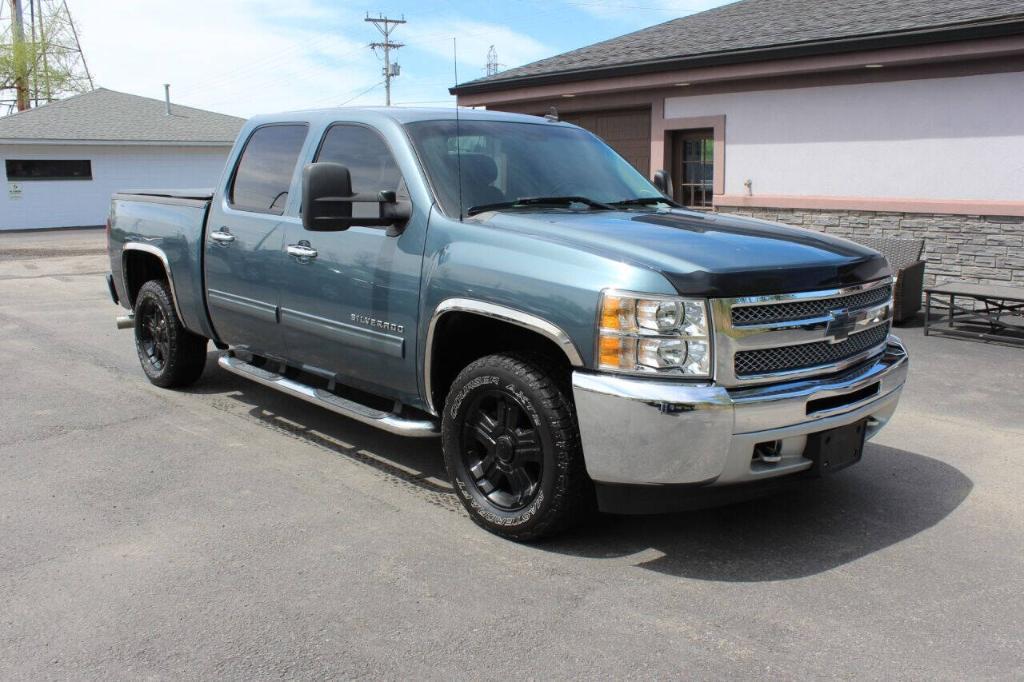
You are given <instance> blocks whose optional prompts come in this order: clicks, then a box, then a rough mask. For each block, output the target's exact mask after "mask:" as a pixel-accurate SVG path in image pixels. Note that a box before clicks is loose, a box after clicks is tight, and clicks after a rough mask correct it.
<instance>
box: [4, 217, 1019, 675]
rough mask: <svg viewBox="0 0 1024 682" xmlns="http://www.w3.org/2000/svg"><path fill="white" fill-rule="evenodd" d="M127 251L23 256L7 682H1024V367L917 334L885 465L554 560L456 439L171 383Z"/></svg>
mask: <svg viewBox="0 0 1024 682" xmlns="http://www.w3.org/2000/svg"><path fill="white" fill-rule="evenodd" d="M102 249H103V234H102V231H83V232H57V233H48V234H45V235H24V234H19V235H9V234H0V344H2V346H0V347H2V349H3V351H2V352H0V376H2V377H3V380H2V382H0V679H5V680H7V679H38V678H104V679H108V678H116V679H124V678H133V679H137V678H142V677H147V678H150V677H151V678H182V677H188V678H198V677H214V676H216V677H226V678H236V679H237V678H245V679H253V678H270V677H274V678H278V677H299V678H307V677H326V676H337V677H345V678H353V677H374V678H378V677H384V678H408V677H416V678H435V679H449V678H491V679H493V678H496V677H503V678H514V679H527V678H556V679H560V678H570V677H571V678H576V677H600V678H652V677H659V678H668V677H673V678H678V677H710V678H737V677H742V678H755V677H756V678H765V677H770V678H790V679H792V678H829V677H840V678H874V679H883V678H884V679H891V678H913V679H928V680H934V679H967V678H970V679H977V678H1002V679H1014V678H1015V679H1020V678H1021V677H1024V660H1022V657H1024V654H1022V650H1024V642H1022V633H1024V622H1022V621H1024V502H1022V495H1021V490H1022V489H1024V446H1022V443H1024V397H1022V396H1024V390H1022V388H1021V387H1022V386H1024V350H1022V349H1017V348H1006V347H1000V346H992V345H984V344H978V343H972V342H967V341H961V340H954V339H939V338H925V337H923V336H922V335H921V333H920V330H919V329H909V330H905V332H904V333H903V335H904V337H905V340H906V341H907V343H908V345H909V347H910V350H911V352H912V360H913V366H912V369H911V378H910V381H909V383H908V386H907V389H906V392H905V394H904V401H903V404H902V405H901V407H900V410H899V411H898V412H897V415H896V417H895V419H894V420H893V422H892V423H891V424H890V425H889V427H888V428H887V429H886V430H885V431H884V432H883V433H882V434H880V435H879V437H878V438H877V439H876V440H875V441H874V442H873V443H871V444H870V445H869V446H868V448H867V451H866V453H865V458H864V461H863V462H861V463H860V464H859V465H857V466H855V467H853V468H851V469H849V470H847V471H845V472H843V473H841V474H837V475H836V476H835V477H833V478H831V479H828V480H825V481H821V482H819V483H817V484H814V485H810V486H808V487H807V488H805V489H802V490H800V491H797V492H794V493H790V494H786V495H783V496H779V497H774V498H770V499H766V500H760V501H756V502H750V503H746V504H742V505H736V506H733V507H727V508H722V509H716V510H708V511H699V512H691V513H686V514H677V515H671V516H659V517H603V518H600V519H598V520H596V521H595V522H594V523H592V524H591V525H590V526H588V527H587V528H584V529H582V530H580V531H579V532H576V533H574V534H571V535H568V536H565V537H562V538H560V539H557V540H554V541H550V542H546V543H543V544H538V545H532V546H523V545H516V544H513V543H509V542H505V541H503V540H500V539H498V538H495V537H493V536H490V535H488V534H487V533H485V532H483V531H481V530H480V529H478V528H477V527H475V526H474V525H473V524H472V523H471V522H470V521H469V519H468V518H467V516H466V515H465V514H464V513H463V512H462V510H461V508H460V507H459V505H458V504H457V502H456V500H455V499H454V497H453V496H452V494H451V493H450V490H449V488H448V486H447V483H446V482H445V479H444V473H443V470H442V464H441V458H440V448H439V444H438V443H437V442H436V441H416V440H410V441H406V440H402V439H400V438H397V437H393V436H389V435H387V434H383V433H380V432H376V431H374V430H372V429H370V428H369V427H364V426H362V425H359V424H356V423H354V422H351V421H348V420H345V419H341V418H338V417H336V416H334V415H332V414H330V413H328V412H325V411H323V410H319V409H317V408H315V407H312V406H309V405H306V404H304V403H301V402H299V401H295V400H292V399H289V398H287V397H284V396H281V395H278V394H276V393H274V392H273V391H271V390H269V389H265V388H263V387H260V386H257V385H255V384H251V383H247V382H246V381H245V380H243V379H241V378H238V377H235V376H233V375H229V374H227V373H225V372H222V371H220V370H218V369H217V367H216V363H215V355H214V354H213V353H211V354H210V359H209V362H208V366H207V372H206V374H205V375H204V379H203V380H202V381H201V382H200V383H199V384H197V385H196V386H195V387H194V388H193V389H191V390H188V391H177V392H175V391H165V390H161V389H158V388H155V387H153V386H151V385H150V384H148V383H147V382H146V381H145V379H144V377H143V375H142V372H141V370H140V369H139V367H138V363H137V359H136V357H135V353H134V349H133V345H132V340H131V335H130V333H128V332H118V331H116V330H115V328H114V323H113V319H114V316H115V314H117V311H118V309H117V308H115V307H114V306H113V305H112V304H111V302H110V300H109V297H108V296H107V292H106V287H105V284H104V282H103V279H102V277H101V276H100V274H99V273H102V272H104V271H105V270H106V263H105V259H104V257H103V256H100V255H96V254H98V253H102Z"/></svg>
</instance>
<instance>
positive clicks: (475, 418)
mask: <svg viewBox="0 0 1024 682" xmlns="http://www.w3.org/2000/svg"><path fill="white" fill-rule="evenodd" d="M462 442H463V443H464V449H463V451H462V457H463V462H464V463H465V466H466V468H467V469H468V470H469V471H470V473H472V475H473V483H474V484H475V485H476V487H477V489H478V490H479V491H480V492H481V494H483V495H484V496H485V497H487V499H488V500H490V501H491V502H492V503H493V504H494V505H495V506H496V507H499V508H501V509H506V510H509V511H515V510H519V509H523V508H524V507H526V506H528V505H529V504H530V502H532V501H533V500H534V498H535V497H536V496H537V492H538V491H539V490H540V483H541V478H542V477H543V475H544V467H543V466H542V464H543V461H542V458H543V455H542V453H541V447H540V436H539V434H538V433H537V425H536V424H534V423H533V421H532V420H531V419H530V415H529V413H528V412H527V411H526V408H525V406H524V405H523V404H522V402H520V400H519V399H518V398H516V397H515V396H513V395H512V394H510V393H508V392H506V391H502V390H499V389H495V390H489V391H485V392H481V393H479V394H477V395H475V396H474V397H473V402H472V403H471V404H470V406H469V411H468V413H467V416H466V420H465V423H464V425H463V441H462Z"/></svg>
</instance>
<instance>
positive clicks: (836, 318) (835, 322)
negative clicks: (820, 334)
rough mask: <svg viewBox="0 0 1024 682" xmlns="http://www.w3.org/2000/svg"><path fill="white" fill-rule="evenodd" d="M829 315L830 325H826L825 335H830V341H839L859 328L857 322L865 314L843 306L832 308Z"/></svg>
mask: <svg viewBox="0 0 1024 682" xmlns="http://www.w3.org/2000/svg"><path fill="white" fill-rule="evenodd" d="M828 316H829V320H828V325H827V326H826V327H825V336H826V337H828V342H829V343H839V342H840V341H845V340H846V339H847V338H848V337H849V336H850V332H852V331H853V330H854V329H856V328H857V322H858V321H859V319H860V317H862V316H863V315H860V316H858V315H856V314H853V313H851V312H850V311H849V310H847V309H845V308H842V309H840V310H830V311H829V313H828Z"/></svg>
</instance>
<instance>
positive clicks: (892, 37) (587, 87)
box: [453, 0, 1024, 284]
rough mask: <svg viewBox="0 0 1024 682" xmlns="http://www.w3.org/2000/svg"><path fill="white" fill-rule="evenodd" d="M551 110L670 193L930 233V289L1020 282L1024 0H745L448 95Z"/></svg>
mask: <svg viewBox="0 0 1024 682" xmlns="http://www.w3.org/2000/svg"><path fill="white" fill-rule="evenodd" d="M453 93H454V94H456V95H457V96H458V101H459V104H461V105H464V106H486V107H487V108H493V109H502V110H508V111H518V112H524V113H534V114H545V113H549V112H550V111H551V110H552V109H554V110H557V112H558V114H559V116H560V117H561V118H562V119H563V120H568V121H570V122H574V123H578V124H579V125H582V126H584V127H586V128H588V129H590V130H593V131H595V132H596V133H597V134H599V135H601V136H602V137H604V138H605V139H606V140H607V141H608V142H609V143H610V144H611V145H612V146H613V147H615V148H616V149H617V150H618V151H619V152H620V153H621V154H622V155H623V156H624V157H626V158H627V159H628V160H629V161H631V162H632V163H633V164H634V165H635V166H636V167H637V168H639V169H640V170H641V171H643V172H644V173H646V174H650V173H653V172H654V171H655V170H657V169H660V168H664V169H666V170H668V171H669V172H670V173H671V176H672V178H673V185H674V187H673V190H674V194H675V198H676V199H677V200H678V201H680V202H682V203H684V204H686V205H688V206H693V207H697V208H702V209H715V210H722V211H730V212H735V213H745V214H750V215H755V216H759V217H765V218H769V219H773V220H781V221H784V222H788V223H791V224H795V225H802V226H806V227H810V228H813V229H818V230H825V231H828V232H834V233H837V234H840V235H845V236H853V237H856V236H857V235H888V236H910V237H924V238H926V244H927V246H926V255H927V257H928V261H929V265H928V268H927V276H928V279H929V280H930V281H931V280H935V279H936V278H938V279H940V280H941V279H948V278H964V279H968V280H973V281H982V282H993V283H1001V284H1005V283H1009V282H1020V283H1022V284H1024V248H1022V240H1024V161H1022V159H1024V114H1022V113H1021V112H1024V2H1022V1H1021V0H942V1H940V2H935V1H932V0H830V1H829V2H820V1H819V0H742V1H741V2H736V3H733V4H730V5H726V6H723V7H720V8H717V9H713V10H710V11H707V12H702V13H700V14H695V15H691V16H688V17H684V18H681V19H677V20H674V21H669V22H667V23H664V24H659V25H657V26H653V27H651V28H647V29H644V30H641V31H637V32H635V33H631V34H629V35H625V36H622V37H619V38H614V39H612V40H608V41H605V42H602V43H597V44H595V45H590V46H587V47H583V48H580V49H578V50H574V51H571V52H567V53H565V54H561V55H557V56H554V57H551V58H548V59H543V60H541V61H538V62H534V63H532V64H527V65H526V66H522V67H519V68H515V69H510V70H508V71H505V72H502V73H499V74H497V75H495V76H491V77H488V78H483V79H479V80H475V81H471V82H468V83H462V84H460V85H458V86H457V87H455V88H454V89H453Z"/></svg>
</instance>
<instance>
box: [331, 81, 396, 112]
mask: <svg viewBox="0 0 1024 682" xmlns="http://www.w3.org/2000/svg"><path fill="white" fill-rule="evenodd" d="M383 82H384V81H378V82H376V83H374V84H373V85H371V86H370V87H368V88H366V89H365V90H363V91H362V92H360V93H359V94H358V95H356V96H354V97H349V98H348V99H347V100H345V101H344V102H342V103H341V104H339V105H338V106H339V107H343V106H345V105H346V104H348V103H349V102H352V101H355V100H357V99H359V98H360V97H362V96H363V95H365V94H366V93H368V92H369V91H370V90H373V89H374V88H376V87H377V86H379V85H380V84H381V83H383ZM390 104H391V103H390V102H388V105H389V106H390Z"/></svg>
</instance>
